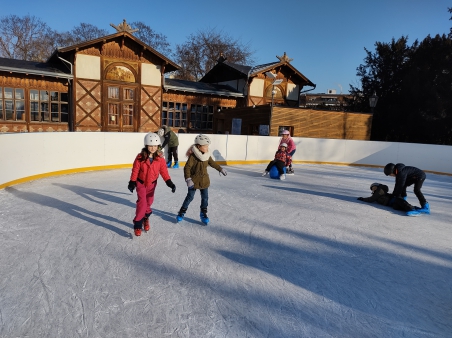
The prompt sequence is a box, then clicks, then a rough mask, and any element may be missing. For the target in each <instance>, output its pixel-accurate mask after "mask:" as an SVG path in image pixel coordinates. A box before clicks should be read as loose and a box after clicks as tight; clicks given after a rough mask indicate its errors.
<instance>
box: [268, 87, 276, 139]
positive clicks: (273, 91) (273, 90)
mask: <svg viewBox="0 0 452 338" xmlns="http://www.w3.org/2000/svg"><path fill="white" fill-rule="evenodd" d="M274 95H275V85H273V86H272V104H271V106H270V121H269V123H268V136H271V134H272V117H273V97H274Z"/></svg>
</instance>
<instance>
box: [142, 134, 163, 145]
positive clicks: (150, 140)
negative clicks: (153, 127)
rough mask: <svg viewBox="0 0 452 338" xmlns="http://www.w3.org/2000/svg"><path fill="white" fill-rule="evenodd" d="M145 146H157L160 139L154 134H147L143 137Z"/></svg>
mask: <svg viewBox="0 0 452 338" xmlns="http://www.w3.org/2000/svg"><path fill="white" fill-rule="evenodd" d="M144 145H145V146H159V145H160V137H159V136H158V135H157V134H156V133H147V134H146V136H145V137H144Z"/></svg>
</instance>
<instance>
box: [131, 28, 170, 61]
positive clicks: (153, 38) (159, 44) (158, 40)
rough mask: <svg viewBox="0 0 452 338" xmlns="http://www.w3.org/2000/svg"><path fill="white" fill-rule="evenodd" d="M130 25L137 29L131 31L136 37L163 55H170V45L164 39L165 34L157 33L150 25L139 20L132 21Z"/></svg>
mask: <svg viewBox="0 0 452 338" xmlns="http://www.w3.org/2000/svg"><path fill="white" fill-rule="evenodd" d="M130 25H131V26H132V27H133V28H136V29H138V31H137V32H135V33H133V35H134V36H136V37H137V38H138V39H140V40H141V41H143V42H144V43H146V44H147V45H149V46H151V47H152V48H154V49H155V50H157V51H158V52H160V53H162V54H163V55H165V56H170V55H171V53H172V51H171V47H170V44H169V42H168V41H167V40H166V36H165V35H163V34H160V33H157V32H156V31H154V30H153V29H152V28H151V27H149V26H148V25H146V24H145V23H143V22H141V21H136V22H132V23H131V24H130Z"/></svg>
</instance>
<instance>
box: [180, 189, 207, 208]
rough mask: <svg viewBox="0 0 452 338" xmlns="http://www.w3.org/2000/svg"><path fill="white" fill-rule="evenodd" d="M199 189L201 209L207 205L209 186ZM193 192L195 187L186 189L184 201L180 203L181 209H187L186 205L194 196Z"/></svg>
mask: <svg viewBox="0 0 452 338" xmlns="http://www.w3.org/2000/svg"><path fill="white" fill-rule="evenodd" d="M199 191H200V192H201V210H202V209H207V206H208V205H209V188H206V189H199ZM195 193H196V189H188V192H187V196H185V200H184V203H182V208H183V209H188V206H189V205H190V203H191V201H193V198H194V197H195ZM182 208H181V209H182Z"/></svg>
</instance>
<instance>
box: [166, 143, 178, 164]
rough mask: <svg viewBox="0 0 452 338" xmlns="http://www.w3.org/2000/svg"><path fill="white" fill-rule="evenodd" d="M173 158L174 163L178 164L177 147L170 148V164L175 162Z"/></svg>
mask: <svg viewBox="0 0 452 338" xmlns="http://www.w3.org/2000/svg"><path fill="white" fill-rule="evenodd" d="M173 156H174V162H178V161H179V158H178V157H177V146H175V147H168V162H171V161H172V160H173Z"/></svg>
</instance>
